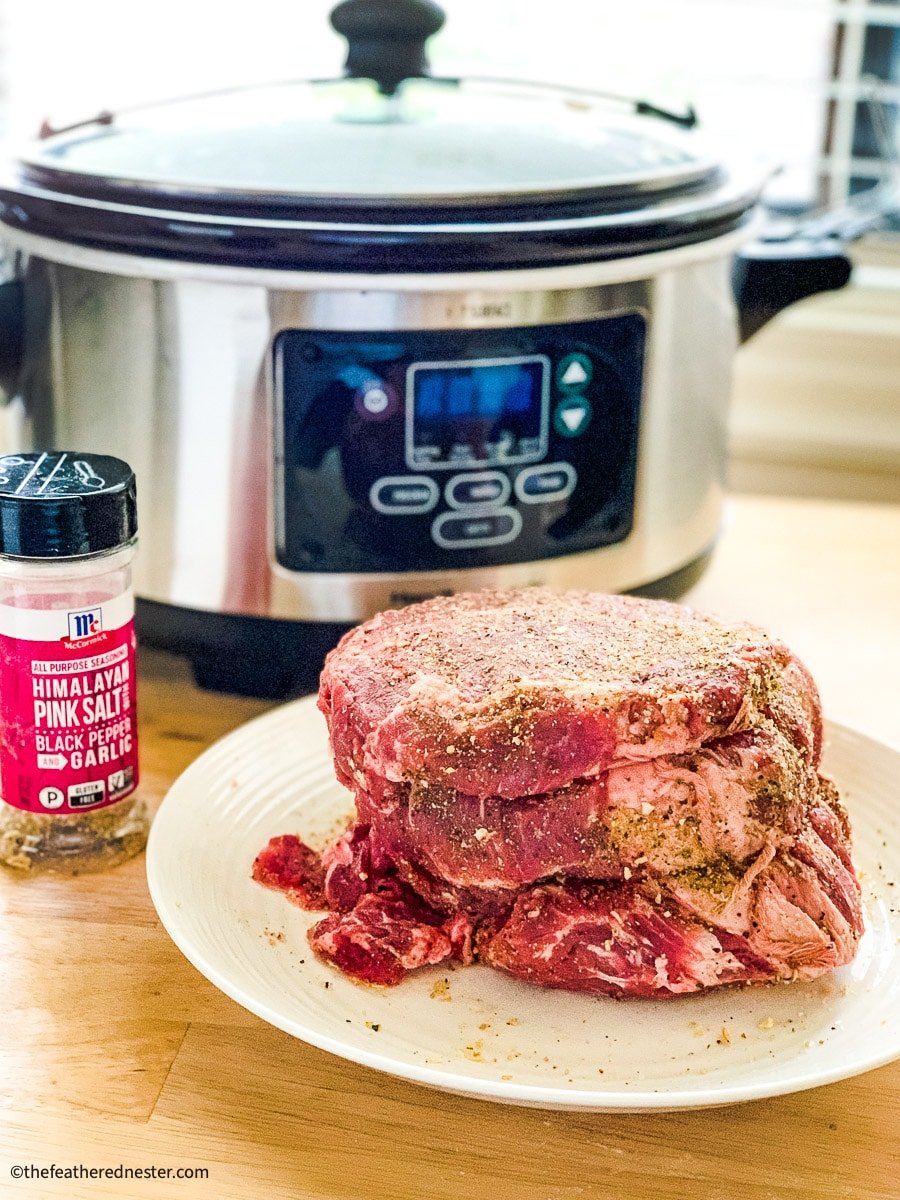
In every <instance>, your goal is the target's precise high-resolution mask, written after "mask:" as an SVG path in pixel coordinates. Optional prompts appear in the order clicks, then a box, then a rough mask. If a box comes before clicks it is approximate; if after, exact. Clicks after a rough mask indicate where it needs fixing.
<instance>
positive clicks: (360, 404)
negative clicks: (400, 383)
mask: <svg viewBox="0 0 900 1200" xmlns="http://www.w3.org/2000/svg"><path fill="white" fill-rule="evenodd" d="M354 402H355V405H356V411H357V412H358V413H359V415H360V416H361V417H369V418H372V417H374V418H375V420H384V419H385V417H389V416H390V415H391V414H392V413H393V412H394V410H395V408H396V407H397V393H396V392H395V391H394V389H393V388H392V387H391V385H390V384H389V383H385V382H384V380H383V379H376V378H374V377H373V378H371V379H367V380H366V381H365V383H362V384H360V386H359V387H358V388H357V389H356V396H355V397H354Z"/></svg>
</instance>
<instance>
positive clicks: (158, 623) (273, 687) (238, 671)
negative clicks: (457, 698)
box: [137, 549, 712, 700]
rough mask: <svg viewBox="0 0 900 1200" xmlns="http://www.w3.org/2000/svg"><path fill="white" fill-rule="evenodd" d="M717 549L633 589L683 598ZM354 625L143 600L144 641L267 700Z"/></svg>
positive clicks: (296, 691) (297, 679) (297, 686)
mask: <svg viewBox="0 0 900 1200" xmlns="http://www.w3.org/2000/svg"><path fill="white" fill-rule="evenodd" d="M711 555H712V550H711V549H710V550H707V551H705V552H704V553H703V554H701V555H700V556H699V557H698V558H695V559H693V561H692V562H689V563H688V564H687V565H686V566H684V567H681V568H680V569H679V570H678V571H673V572H672V574H670V575H666V576H664V577H663V578H662V579H657V580H655V581H654V582H653V583H648V584H645V585H644V586H643V587H640V588H633V589H632V590H631V593H630V594H631V595H635V596H650V597H652V598H654V599H662V600H676V599H678V597H679V596H682V595H684V593H685V592H686V591H687V590H688V589H689V588H691V587H693V585H694V584H695V583H696V582H697V580H698V579H699V578H700V576H701V575H702V574H703V572H704V571H705V570H706V567H707V565H708V563H709V560H710V558H711ZM350 628H351V626H350V625H338V624H327V625H326V624H319V623H312V622H305V621H277V620H274V619H272V618H270V617H237V616H231V615H228V614H223V613H210V612H198V611H197V610H196V609H190V608H178V607H176V606H174V605H171V604H158V603H156V602H155V601H152V600H138V602H137V630H138V637H139V638H140V640H141V642H142V643H143V644H144V645H147V646H154V647H156V648H157V649H160V650H169V651H171V652H173V653H175V654H183V655H185V656H186V657H187V658H189V659H190V662H191V667H192V669H193V672H194V678H195V679H196V681H197V683H198V684H199V686H200V687H202V688H207V689H208V690H210V691H216V692H231V693H233V694H235V695H239V696H257V697H260V698H263V699H267V700H284V699H286V698H287V697H289V696H299V695H303V694H304V693H307V692H314V691H316V689H317V688H318V686H319V672H320V671H321V669H322V662H323V660H324V658H325V655H326V654H327V653H328V651H329V650H330V649H331V648H332V646H334V645H335V644H336V643H337V641H338V639H339V638H340V637H341V636H342V635H343V634H344V633H346V631H347V630H348V629H350Z"/></svg>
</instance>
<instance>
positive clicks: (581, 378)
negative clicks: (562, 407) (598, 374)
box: [556, 354, 594, 392]
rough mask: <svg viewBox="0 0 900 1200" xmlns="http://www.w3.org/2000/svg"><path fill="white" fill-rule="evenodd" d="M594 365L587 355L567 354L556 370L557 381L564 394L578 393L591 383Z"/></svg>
mask: <svg viewBox="0 0 900 1200" xmlns="http://www.w3.org/2000/svg"><path fill="white" fill-rule="evenodd" d="M593 374H594V364H593V363H592V362H591V360H590V359H589V358H588V356H587V355H586V354H567V355H566V357H565V358H564V359H562V361H561V362H560V364H559V366H558V367H557V369H556V381H557V384H558V385H559V387H560V388H561V389H562V390H563V391H564V392H577V391H580V390H581V389H582V388H584V387H586V386H587V385H588V384H589V383H590V382H591V376H592V375H593Z"/></svg>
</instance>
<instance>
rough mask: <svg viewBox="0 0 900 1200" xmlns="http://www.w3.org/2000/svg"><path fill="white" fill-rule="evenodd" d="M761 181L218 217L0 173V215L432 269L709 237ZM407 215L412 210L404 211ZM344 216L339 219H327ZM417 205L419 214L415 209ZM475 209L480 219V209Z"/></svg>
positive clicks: (89, 230) (295, 257) (299, 257)
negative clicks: (614, 196)
mask: <svg viewBox="0 0 900 1200" xmlns="http://www.w3.org/2000/svg"><path fill="white" fill-rule="evenodd" d="M760 187H761V181H759V180H754V181H753V182H752V184H747V185H744V186H740V185H734V186H731V187H725V188H721V189H718V190H716V191H714V192H713V193H711V194H710V193H706V194H703V195H702V196H697V197H693V198H684V199H682V200H681V201H680V202H679V203H676V204H666V203H661V204H652V203H651V204H648V205H647V207H646V208H644V209H640V210H635V209H634V208H633V207H632V208H627V209H624V210H623V211H620V212H618V213H615V212H609V211H607V212H601V213H597V212H595V211H591V209H590V206H585V205H582V204H580V203H579V204H576V205H565V206H561V205H559V204H558V203H556V202H554V201H553V200H552V199H550V200H549V201H546V200H545V201H543V202H542V203H541V204H539V205H538V204H534V205H529V206H527V207H523V208H521V209H519V210H518V211H517V212H516V213H515V214H514V215H513V216H512V217H511V216H510V214H506V219H505V220H502V221H499V222H498V221H496V220H494V219H491V218H492V217H494V216H495V214H492V213H479V212H478V211H477V210H475V211H473V212H471V213H470V217H471V219H469V220H465V221H461V220H460V219H459V218H460V214H459V213H455V214H453V215H452V218H451V219H449V220H448V219H446V218H447V217H448V216H449V214H446V213H441V214H435V215H439V216H442V217H444V218H445V219H444V220H436V221H433V222H431V223H429V222H427V221H425V220H422V219H415V218H413V219H412V220H411V221H410V223H401V222H400V221H399V220H398V221H397V222H396V223H393V222H392V223H389V224H378V223H374V222H373V223H365V222H361V221H359V215H360V214H359V213H356V212H348V213H334V212H332V213H330V214H329V215H330V216H331V217H332V218H333V219H332V220H329V221H321V220H318V221H317V220H306V221H302V220H292V219H277V218H269V217H263V218H260V217H255V216H254V217H250V216H248V215H247V214H246V213H245V214H241V215H236V216H231V217H229V216H223V215H221V214H218V213H217V214H216V215H215V216H214V217H212V216H208V215H200V214H197V213H191V212H181V211H179V212H174V211H167V210H163V209H142V208H138V207H134V206H129V205H118V204H110V203H97V202H92V201H85V200H81V199H79V198H76V197H71V196H62V195H58V194H52V193H47V192H44V191H43V190H38V189H33V190H32V189H28V190H26V189H25V188H18V187H12V188H10V187H9V186H8V185H6V184H4V182H3V181H0V223H3V224H6V225H8V226H10V227H12V228H14V229H18V230H21V231H22V232H23V233H29V234H33V235H36V236H41V237H46V238H50V239H53V240H56V241H61V242H64V243H74V244H77V245H80V246H85V247H90V248H93V249H97V250H105V251H109V252H113V253H119V254H125V255H131V256H135V257H139V258H142V259H147V258H151V259H152V258H158V259H166V260H175V261H182V262H193V263H197V264H202V265H225V266H232V267H244V268H249V269H265V270H288V271H291V270H298V271H326V272H331V271H333V272H337V273H340V272H359V271H365V272H371V273H374V274H379V273H398V272H409V273H429V274H431V273H435V272H437V273H440V272H446V271H471V270H479V271H480V270H501V269H502V270H515V269H527V268H531V267H540V266H560V265H566V264H574V263H584V262H590V261H605V260H609V259H615V258H620V257H630V256H634V255H636V254H646V253H650V252H654V251H657V252H658V251H662V250H666V249H670V248H674V247H676V246H683V245H687V244H691V243H695V242H703V241H708V240H710V239H711V238H714V237H718V236H720V235H721V234H723V233H727V232H730V231H731V230H734V229H737V228H739V227H740V225H741V224H743V223H744V222H745V221H746V220H747V219H748V216H749V214H750V213H751V211H752V209H753V208H754V206H755V204H756V202H757V199H758V195H759V190H760ZM408 215H409V216H412V214H408ZM340 217H344V218H345V219H344V220H341V219H334V218H340ZM420 217H421V214H420ZM479 218H481V219H479Z"/></svg>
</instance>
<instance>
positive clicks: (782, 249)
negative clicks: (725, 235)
mask: <svg viewBox="0 0 900 1200" xmlns="http://www.w3.org/2000/svg"><path fill="white" fill-rule="evenodd" d="M852 270H853V264H852V263H851V261H850V258H849V257H848V255H847V247H846V244H845V243H844V241H843V240H842V239H841V238H835V237H824V238H808V237H789V238H786V239H785V240H783V241H775V240H772V241H766V240H760V241H757V242H752V243H751V244H750V245H749V246H745V247H743V249H742V250H740V251H739V252H738V255H737V257H736V258H735V260H734V268H733V271H732V285H733V287H734V295H735V299H736V300H737V304H738V312H739V315H740V331H741V341H742V342H746V340H747V338H749V337H752V335H753V334H754V333H756V331H757V330H758V329H761V328H762V327H763V325H765V324H766V322H767V321H770V320H771V319H772V317H774V316H775V315H776V313H780V312H781V310H782V309H783V308H787V307H788V306H789V305H791V304H796V302H797V301H798V300H803V299H804V298H805V297H806V296H815V295H816V293H817V292H830V291H835V290H836V289H837V288H842V287H843V286H844V284H845V283H847V281H848V280H849V279H850V274H851V271H852Z"/></svg>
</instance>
